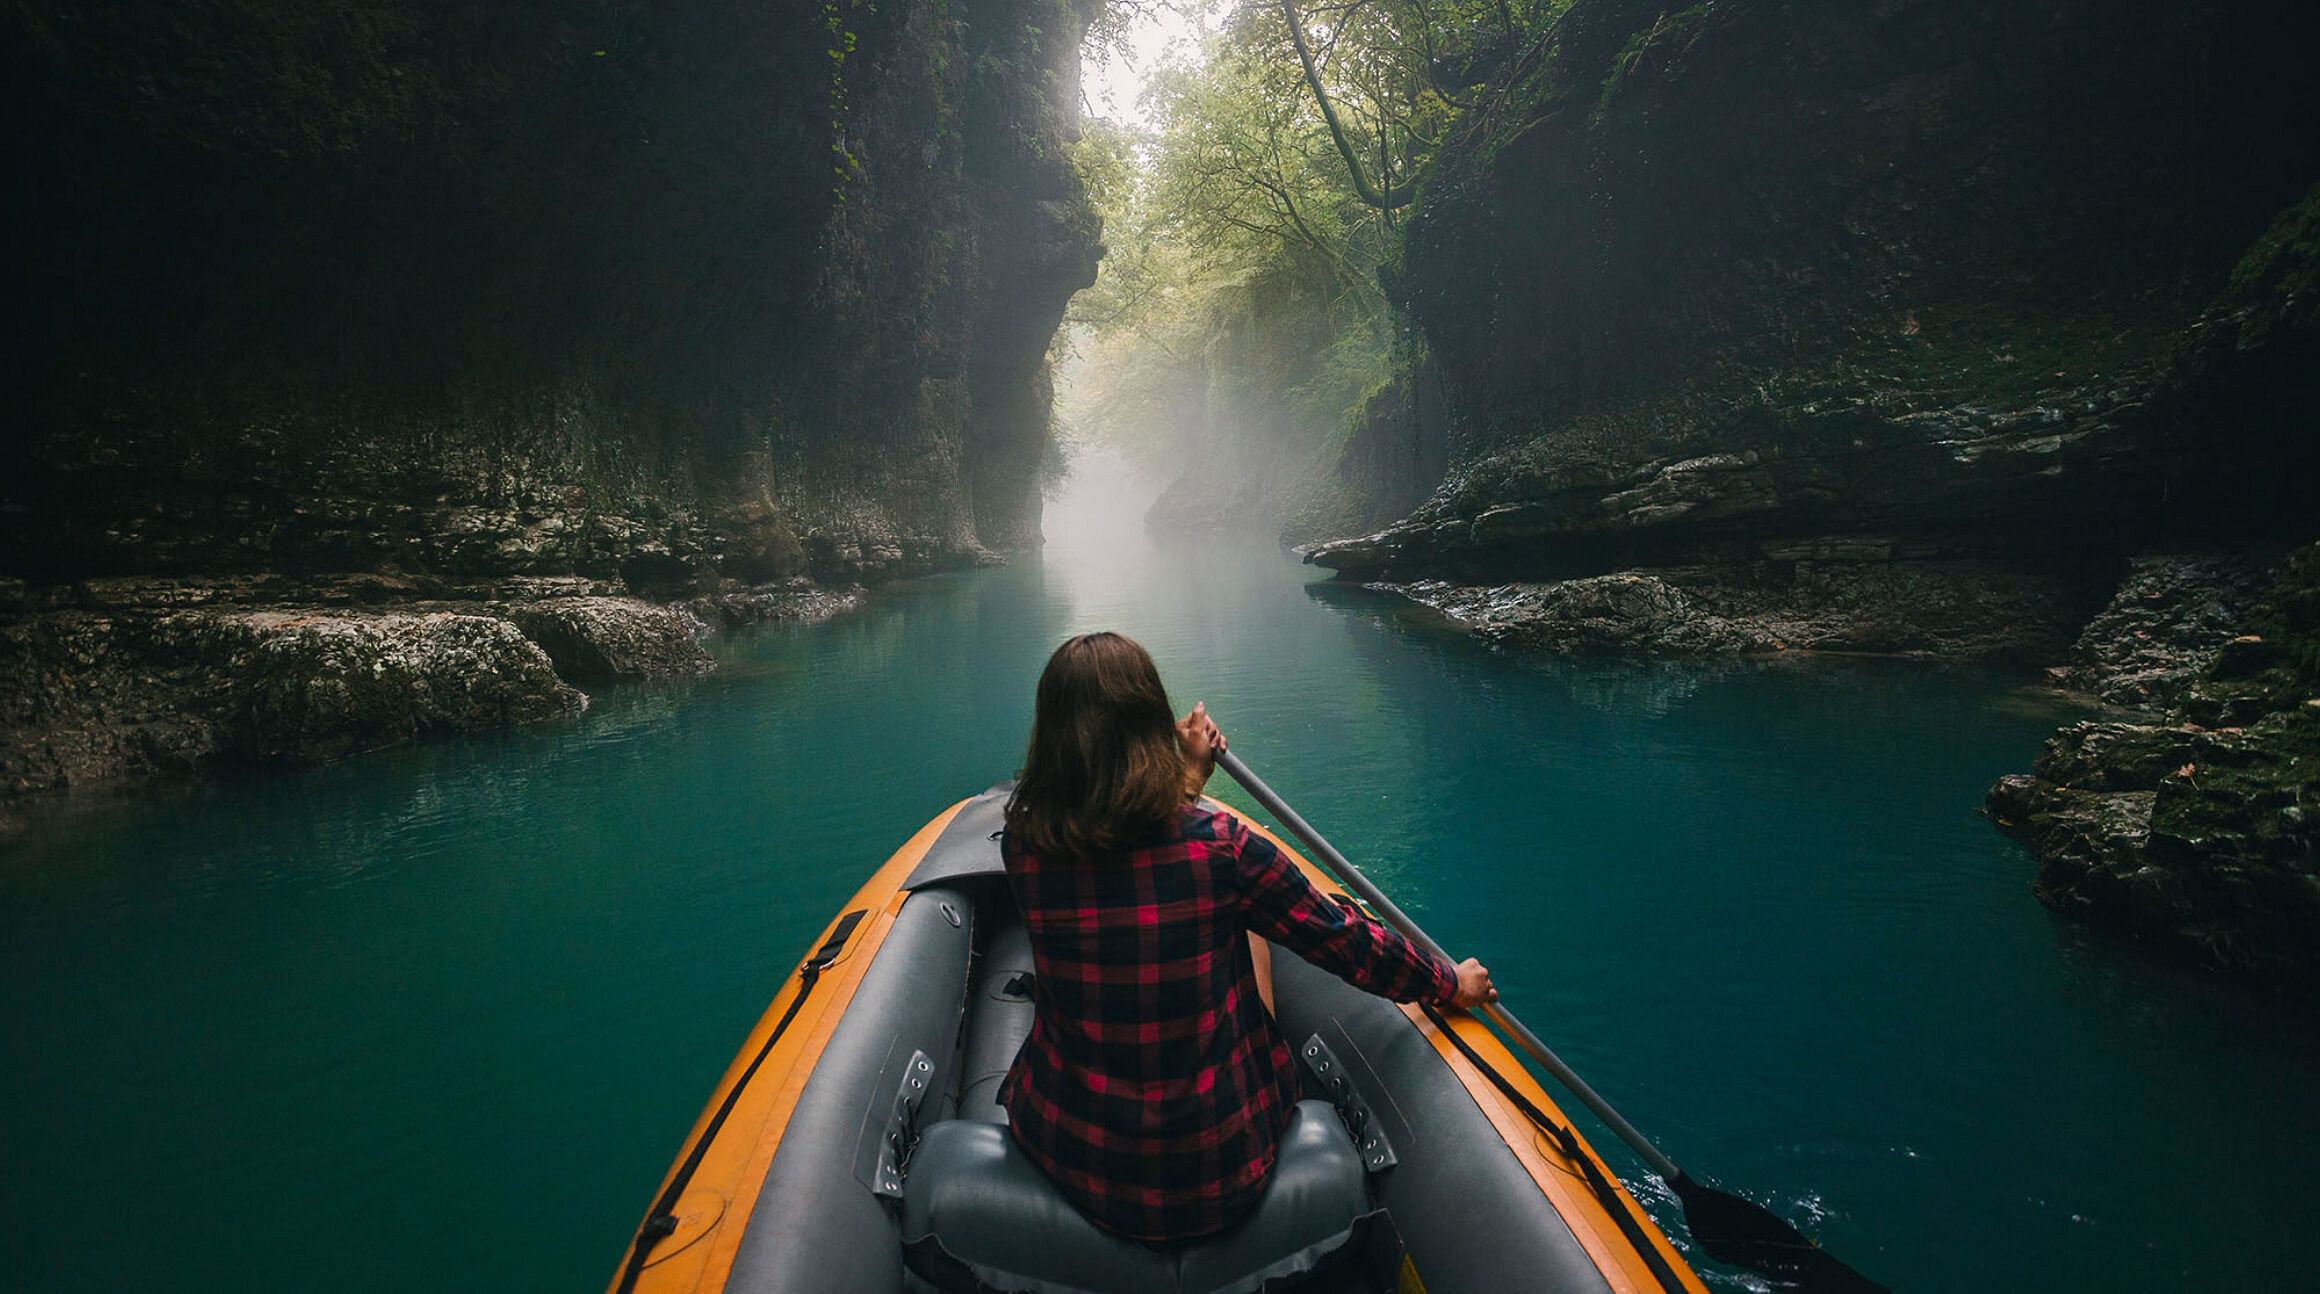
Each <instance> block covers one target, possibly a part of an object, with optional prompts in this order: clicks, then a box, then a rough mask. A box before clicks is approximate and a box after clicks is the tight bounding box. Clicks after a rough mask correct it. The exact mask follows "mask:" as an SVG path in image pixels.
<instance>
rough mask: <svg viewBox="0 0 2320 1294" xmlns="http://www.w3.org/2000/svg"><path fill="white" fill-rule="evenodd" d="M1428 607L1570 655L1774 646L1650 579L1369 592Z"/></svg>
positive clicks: (1434, 585) (1501, 636)
mask: <svg viewBox="0 0 2320 1294" xmlns="http://www.w3.org/2000/svg"><path fill="white" fill-rule="evenodd" d="M1370 587H1372V588H1375V589H1378V590H1380V591H1383V592H1391V593H1398V594H1400V595H1402V596H1403V597H1406V598H1409V599H1410V600H1411V601H1413V602H1418V603H1420V604H1422V605H1425V606H1428V607H1432V608H1433V609H1434V610H1436V611H1438V612H1440V613H1441V614H1442V615H1444V616H1445V617H1447V618H1448V619H1449V620H1450V621H1451V622H1452V623H1454V624H1456V625H1458V626H1460V627H1462V628H1464V629H1466V630H1467V631H1468V632H1471V633H1473V634H1474V635H1476V636H1477V637H1480V638H1483V639H1486V640H1488V641H1490V642H1494V643H1503V644H1507V645H1509V646H1517V647H1526V648H1532V649H1536V650H1541V651H1554V652H1567V653H1571V654H1574V655H1647V656H1711V655H1723V654H1730V653H1734V652H1744V651H1763V650H1770V649H1771V648H1772V647H1773V645H1774V644H1773V643H1772V642H1771V641H1770V640H1768V639H1766V638H1763V637H1761V636H1759V635H1756V634H1752V633H1750V632H1749V631H1748V630H1746V629H1743V628H1741V627H1739V626H1736V625H1734V624H1732V623H1730V622H1728V621H1726V620H1724V619H1723V618H1721V617H1719V616H1716V615H1713V614H1710V613H1707V612H1704V611H1702V610H1701V609H1699V608H1697V607H1695V606H1694V605H1693V604H1692V602H1691V600H1690V599H1689V598H1687V597H1686V596H1685V595H1684V594H1683V592H1682V591H1681V590H1679V589H1677V588H1675V587H1674V586H1672V585H1670V584H1668V583H1667V582H1666V581H1664V580H1660V579H1658V578H1655V577H1653V576H1649V575H1638V574H1632V573H1629V574H1619V575H1601V576H1595V577H1592V578H1588V579H1576V580H1562V581H1557V582H1554V583H1545V584H1501V585H1496V586H1493V587H1490V588H1472V587H1466V586H1460V585H1454V584H1449V583H1446V582H1444V581H1439V580H1425V581H1419V582H1417V583H1413V584H1402V585H1393V584H1378V585H1372V586H1370Z"/></svg>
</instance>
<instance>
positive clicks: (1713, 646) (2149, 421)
mask: <svg viewBox="0 0 2320 1294" xmlns="http://www.w3.org/2000/svg"><path fill="white" fill-rule="evenodd" d="M2283 22H2284V19H2283V16H2282V14H2281V13H2280V12H2279V10H2278V9H2277V7H2276V6H2267V5H2258V4H2252V3H2223V4H2214V5H2180V4H2158V3H2148V2H2145V0H2126V2H2123V3H2121V2H2114V0H2101V2H2093V0H2026V2H2008V3H1998V2H1997V0H1878V2H1877V3H1851V2H1840V0H1786V2H1782V0H1711V2H1710V3H1704V4H1698V5H1693V6H1691V7H1689V8H1683V9H1680V10H1679V9H1674V8H1670V7H1668V6H1665V5H1662V4H1659V3H1640V2H1638V0H1576V2H1575V3H1574V4H1572V5H1571V6H1570V7H1569V9H1568V10H1566V11H1565V12H1564V13H1563V15H1562V16H1561V18H1560V19H1559V20H1557V21H1556V22H1555V23H1554V25H1553V26H1552V27H1551V28H1550V29H1549V30H1548V32H1547V33H1546V34H1545V35H1544V36H1543V37H1541V38H1540V39H1538V40H1537V41H1535V42H1534V43H1532V44H1531V45H1529V46H1528V47H1527V48H1526V49H1524V50H1523V51H1521V52H1520V53H1519V55H1517V56H1515V57H1513V58H1511V59H1510V60H1509V61H1508V62H1507V63H1506V64H1505V65H1504V66H1503V67H1502V68H1501V69H1500V71H1499V72H1498V73H1497V74H1496V76H1495V77H1494V79H1493V81H1492V83H1491V84H1490V85H1489V86H1488V87H1487V89H1486V92H1485V93H1484V95H1483V96H1482V98H1481V100H1480V101H1479V102H1478V104H1477V106H1476V108H1475V110H1474V111H1472V112H1470V113H1468V114H1467V115H1466V116H1465V117H1464V118H1463V119H1462V121H1461V124H1460V126H1459V128H1458V130H1457V132H1456V133H1455V134H1454V136H1453V137H1452V139H1451V140H1450V142H1449V143H1448V144H1447V145H1446V146H1445V148H1444V150H1443V155H1442V160H1441V162H1440V164H1439V165H1438V166H1437V167H1436V168H1435V170H1434V172H1433V174H1431V175H1430V176H1429V177H1428V179H1427V182H1426V185H1425V187H1424V189H1423V191H1422V193H1421V195H1420V198H1419V202H1418V205H1417V207H1416V208H1415V211H1414V213H1413V215H1412V218H1411V220H1410V223H1409V226H1408V236H1407V239H1406V241H1405V246H1404V252H1403V256H1402V259H1401V262H1400V264H1399V266H1398V268H1397V269H1396V270H1395V272H1394V273H1393V274H1392V276H1391V277H1390V281H1389V282H1388V288H1389V290H1390V291H1391V293H1392V294H1393V295H1394V297H1395V299H1396V300H1397V302H1398V303H1399V305H1400V306H1401V308H1402V309H1404V310H1405V311H1406V312H1407V313H1408V314H1409V315H1410V317H1411V318H1412V319H1414V320H1415V321H1416V323H1417V325H1418V327H1419V329H1420V330H1421V331H1422V332H1423V334H1424V336H1425V338H1426V341H1427V343H1428V346H1429V348H1430V351H1431V354H1432V356H1433V358H1434V362H1435V364H1436V366H1437V368H1438V370H1439V372H1440V374H1441V380H1442V383H1443V388H1444V393H1445V403H1446V406H1447V409H1448V414H1449V417H1448V428H1449V452H1448V455H1447V462H1448V466H1447V470H1446V472H1445V473H1444V475H1443V479H1442V481H1441V483H1440V486H1439V488H1438V489H1437V490H1436V491H1435V492H1434V493H1433V495H1432V496H1431V497H1430V498H1429V499H1427V500H1426V501H1425V502H1424V503H1423V504H1421V505H1420V506H1419V507H1417V508H1416V509H1415V510H1414V511H1412V512H1411V513H1410V515H1409V516H1407V517H1406V518H1404V519H1402V520H1400V521H1398V522H1396V523H1394V524H1392V525H1389V526H1386V527H1384V528H1382V529H1379V530H1375V531H1373V532H1371V533H1368V534H1364V535H1360V536H1356V537H1351V538H1344V539H1339V540H1335V541H1331V542H1326V543H1322V544H1319V545H1317V546H1315V547H1313V548H1312V549H1310V550H1309V552H1308V556H1309V559H1310V560H1313V561H1316V562H1319V563H1321V564H1323V565H1326V566H1330V567H1333V568H1335V569H1336V570H1337V571H1338V572H1340V574H1341V576H1343V577H1344V578H1348V579H1353V580H1358V581H1362V582H1366V583H1370V584H1372V585H1374V586H1376V587H1380V588H1386V589H1392V590H1395V591H1398V592H1400V593H1402V594H1404V595H1406V596H1408V597H1411V598H1414V599H1417V600H1419V601H1421V602H1425V603H1428V604H1430V605H1432V606H1434V607H1436V608H1438V609H1439V610H1441V611H1442V612H1443V613H1444V614H1445V615H1447V616H1448V617H1449V618H1450V619H1451V621H1452V622H1453V623H1455V624H1458V625H1460V626H1463V627H1464V628H1466V629H1467V630H1469V631H1471V632H1473V633H1475V634H1478V635H1480V636H1482V637H1484V638H1487V639H1489V640H1492V641H1494V642H1500V643H1506V644H1509V645H1513V646H1520V647H1530V648H1539V649H1546V650H1553V651H1565V652H1595V653H1635V654H1659V655H1701V654H1717V653H1745V652H1776V651H1782V650H1788V649H1796V648H1805V649H1820V650H1849V651H1871V652H1893V653H1908V654H1926V655H1940V656H1950V657H1965V658H1975V659H1985V660H1997V661H2006V662H2013V663H2018V664H2031V665H2047V666H2051V667H2052V670H2051V673H2052V676H2053V678H2054V680H2055V681H2056V682H2058V683H2060V684H2062V685H2064V686H2069V687H2073V688H2077V689H2080V690H2083V691H2086V692H2089V693H2092V694H2094V695H2097V696H2099V697H2100V698H2101V699H2102V700H2103V701H2105V702H2107V703H2108V704H2110V705H2112V706H2114V707H2117V711H2116V712H2115V713H2114V714H2112V715H2110V716H2108V717H2106V718H2104V719H2102V720H2099V721H2093V722H2089V723H2087V724H2081V725H2077V726H2074V727H2072V728H2067V729H2065V730H2063V731H2062V732H2061V733H2059V734H2057V736H2056V738H2055V739H2054V741H2053V742H2052V743H2050V744H2049V746H2048V749H2047V751H2046V752H2045V754H2044V755H2042V756H2041V757H2040V759H2039V761H2038V765H2037V769H2036V771H2035V773H2034V774H2032V775H2027V776H2020V777H2014V778H2008V779H2006V780H2004V781H2002V782H2001V783H2000V784H1999V786H1998V787H1997V788H1995V789H1994V790H1993V792H1992V794H1991V797H1990V802H1989V807H1990V812H1991V814H1992V816H1993V818H1994V819H1996V820H1997V821H1999V822H2000V823H2001V824H2004V825H2007V826H2009V827H2014V828H2018V829H2020V830H2021V831H2022V832H2023V834H2024V835H2025V837H2026V839H2027V840H2028V841H2029V843H2030V845H2031V848H2032V850H2033V852H2034V854H2035V855H2036V856H2037V857H2038V859H2039V873H2038V879H2037V881H2036V884H2035V886H2034V889H2035V892H2036V893H2037V894H2038V896H2039V897H2040V898H2041V899H2042V900H2044V901H2045V902H2047V903H2048V904H2049V905H2050V906H2053V907H2055V908H2056V909H2058V910H2061V911H2065V912H2070V913H2082V914H2086V915H2089V916H2094V917H2097V918H2100V919H2103V920H2105V921H2107V922H2109V923H2111V924H2113V925H2116V926H2117V927H2119V928H2121V929H2124V930H2127V931H2130V932H2133V933H2134V934H2136V935H2138V936H2141V937H2143V938H2144V939H2146V940H2147V941H2149V942H2150V943H2151V944H2152V946H2154V947H2158V948H2163V949H2166V950H2168V951H2170V952H2172V953H2176V954H2180V955H2186V956H2189V957H2192V958H2194V959H2196V960H2198V961H2201V962H2203V963H2205V964H2209V965H2214V966H2220V967H2225V968H2229V969H2234V970H2240V971H2248V972H2253V973H2255V974H2257V975H2259V976H2261V977H2262V978H2263V979H2264V980H2265V981H2266V982H2268V983H2270V984H2273V985H2275V986H2279V987H2283V988H2288V989H2291V990H2295V991H2310V990H2312V989H2314V988H2320V831H2316V827H2315V824H2316V823H2320V764H2316V763H2315V762H2314V761H2315V756H2314V751H2315V749H2316V748H2315V746H2314V744H2313V738H2312V728H2313V724H2314V723H2315V721H2320V653H2316V651H2315V648H2314V641H2315V639H2314V629H2315V625H2316V624H2320V622H2316V621H2315V620H2314V619H2313V611H2312V579H2313V572H2314V571H2315V569H2320V567H2316V566H2315V561H2316V560H2320V549H2315V548H2314V547H2312V546H2311V541H2313V540H2314V539H2315V538H2316V537H2320V491H2316V489H2315V483H2316V482H2320V436H2315V435H2314V434H2313V430H2312V428H2313V418H2314V414H2313V410H2314V409H2315V407H2320V185H2316V184H2315V181H2316V180H2320V131H2315V130H2314V129H2313V123H2314V122H2315V121H2320V83H2316V82H2315V81H2313V79H2312V78H2311V77H2310V76H2309V74H2308V71H2307V69H2306V68H2305V66H2304V64H2305V62H2306V55H2305V52H2304V51H2303V50H2302V49H2301V48H2300V46H2299V44H2298V43H2297V42H2296V41H2294V40H2292V39H2288V38H2287V37H2286V33H2285V31H2284V29H2283ZM1402 438H1403V439H1404V440H1409V441H1412V442H1415V441H1416V439H1417V438H1416V437H1415V436H1414V435H1412V434H1410V433H1406V432H1405V433H1402Z"/></svg>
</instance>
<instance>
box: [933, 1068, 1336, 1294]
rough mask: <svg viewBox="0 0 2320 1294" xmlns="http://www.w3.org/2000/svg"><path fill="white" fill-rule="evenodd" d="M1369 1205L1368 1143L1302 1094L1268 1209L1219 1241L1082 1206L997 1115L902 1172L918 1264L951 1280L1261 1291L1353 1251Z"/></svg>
mask: <svg viewBox="0 0 2320 1294" xmlns="http://www.w3.org/2000/svg"><path fill="white" fill-rule="evenodd" d="M1368 1215H1369V1186H1368V1181H1367V1179H1366V1178H1365V1177H1364V1176H1363V1174H1362V1167H1361V1154H1360V1152H1359V1151H1357V1150H1355V1149H1354V1145H1353V1139H1352V1138H1351V1137H1349V1136H1347V1135H1346V1132H1345V1125H1344V1124H1343V1123H1341V1122H1339V1121H1338V1118H1337V1113H1336V1111H1334V1110H1332V1109H1330V1107H1329V1106H1328V1105H1327V1104H1325V1103H1323V1102H1320V1101H1300V1102H1298V1103H1297V1106H1296V1108H1295V1109H1293V1110H1292V1111H1291V1112H1290V1115H1289V1127H1288V1130H1287V1131H1286V1132H1285V1133H1284V1134H1283V1135H1282V1138H1281V1156H1280V1159H1279V1161H1278V1162H1276V1163H1275V1164H1274V1165H1273V1176H1272V1180H1271V1181H1270V1182H1268V1183H1266V1186H1265V1193H1264V1195H1262V1196H1261V1197H1259V1199H1258V1201H1257V1207H1256V1209H1255V1210H1254V1211H1253V1212H1252V1213H1251V1214H1250V1215H1249V1217H1248V1219H1247V1220H1246V1221H1244V1222H1242V1223H1240V1224H1239V1225H1238V1226H1235V1227H1234V1228H1233V1229H1232V1230H1230V1231H1227V1232H1225V1233H1224V1234H1222V1235H1220V1236H1216V1237H1213V1238H1211V1239H1207V1240H1201V1241H1196V1242H1190V1243H1186V1244H1176V1245H1147V1244H1141V1243H1139V1242H1137V1241H1134V1240H1129V1239H1127V1238H1125V1237H1122V1236H1116V1235H1113V1234H1112V1233H1110V1232H1108V1231H1105V1230H1102V1229H1101V1228H1099V1227H1097V1226H1096V1225H1095V1224H1094V1223H1092V1222H1090V1221H1088V1220H1087V1218H1086V1217H1085V1216H1083V1215H1082V1214H1081V1213H1080V1212H1079V1210H1078V1209H1076V1208H1074V1207H1072V1204H1071V1202H1070V1201H1069V1200H1066V1199H1065V1198H1064V1197H1063V1196H1062V1194H1061V1193H1059V1192H1058V1191H1057V1190H1056V1189H1055V1187H1054V1185H1053V1184H1052V1183H1050V1182H1049V1181H1048V1180H1047V1175H1046V1174H1045V1173H1042V1172H1041V1171H1039V1168H1038V1166H1037V1165H1035V1164H1033V1163H1032V1162H1031V1161H1030V1160H1029V1159H1027V1158H1025V1157H1024V1155H1023V1153H1022V1152H1021V1151H1020V1150H1018V1149H1016V1147H1015V1141H1014V1139H1013V1138H1012V1137H1010V1136H1009V1135H1008V1133H1007V1129H1006V1128H1005V1127H1004V1126H1003V1125H1000V1124H996V1123H981V1122H972V1121H959V1120H953V1121H950V1122H946V1123H938V1124H936V1125H934V1126H933V1127H931V1128H929V1129H927V1131H926V1134H925V1135H924V1136H923V1137H922V1138H920V1140H919V1143H918V1148H917V1150H916V1151H914V1152H913V1153H912V1155H911V1158H910V1174H909V1177H908V1179H907V1180H906V1181H905V1182H904V1184H903V1198H902V1240H903V1245H904V1253H905V1256H906V1257H907V1259H908V1261H909V1263H910V1267H911V1269H912V1270H913V1271H915V1272H917V1273H918V1274H919V1275H920V1276H922V1277H924V1278H926V1279H927V1280H929V1281H932V1282H933V1283H934V1284H935V1285H937V1286H939V1287H940V1288H943V1289H946V1290H997V1291H1004V1292H1005V1294H1098V1292H1101V1294H1255V1292H1256V1291H1259V1290H1268V1289H1280V1288H1284V1287H1286V1286H1287V1285H1289V1284H1290V1283H1292V1282H1294V1281H1295V1280H1296V1279H1297V1278H1298V1277H1300V1276H1302V1275H1304V1274H1305V1273H1307V1272H1309V1271H1312V1270H1313V1269H1314V1268H1315V1267H1317V1266H1319V1265H1320V1264H1321V1263H1322V1261H1323V1260H1324V1259H1327V1258H1329V1257H1330V1256H1331V1255H1333V1254H1335V1253H1337V1252H1338V1251H1339V1250H1342V1249H1346V1248H1347V1247H1348V1246H1349V1245H1351V1244H1352V1242H1353V1241H1354V1239H1355V1238H1356V1236H1357V1234H1358V1233H1359V1232H1360V1231H1361V1230H1362V1226H1361V1224H1362V1223H1363V1222H1365V1221H1366V1220H1367V1218H1368Z"/></svg>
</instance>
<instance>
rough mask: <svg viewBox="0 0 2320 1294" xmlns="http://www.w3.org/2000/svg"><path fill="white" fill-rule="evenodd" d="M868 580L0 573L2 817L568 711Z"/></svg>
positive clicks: (793, 619)
mask: <svg viewBox="0 0 2320 1294" xmlns="http://www.w3.org/2000/svg"><path fill="white" fill-rule="evenodd" d="M865 596H866V594H865V591H864V590H863V589H862V588H861V587H859V586H854V587H849V588H843V589H829V588H825V587H822V586H821V585H818V584H815V583H814V582H812V581H811V580H807V579H803V578H799V579H796V580H793V581H790V582H788V583H783V584H772V585H758V586H753V587H734V588H729V589H726V590H724V591H722V592H719V593H716V594H710V595H703V596H700V597H696V598H693V599H691V600H688V601H686V602H684V603H679V604H669V603H658V602H651V601H647V600H645V599H641V598H636V597H633V596H627V595H626V593H625V590H624V589H623V588H622V586H621V585H620V584H619V583H618V582H617V581H615V582H612V583H605V582H601V581H592V580H588V579H584V578H578V577H557V576H514V577H508V578H503V579H497V580H482V581H465V582H440V581H414V580H410V579H402V578H388V577H378V576H334V577H323V578H292V577H286V576H282V575H278V574H273V575H265V576H247V577H224V578H219V579H214V580H198V579H188V578H176V579H172V578H163V577H121V578H114V579H102V580H91V581H87V582H84V583H82V584H80V585H77V586H73V587H71V588H69V589H58V588H55V587H38V588H35V587H31V586H26V585H23V584H20V583H16V584H0V607H4V608H5V611H4V612H0V828H4V827H5V826H6V825H7V823H8V821H9V819H10V813H11V807H12V806H14V805H18V804H21V803H22V802H23V801H25V800H26V799H28V798H29V797H33V796H38V795H43V794H49V793H55V792H61V791H70V790H73V789H76V788H81V787H87V786H92V785H95V784H98V783H102V782H105V781H109V780H113V779H117V778H123V777H135V776H141V775H152V774H158V773H186V772H192V771H198V770H200V769H203V768H208V767H213V766H217V765H221V764H265V763H312V762H316V761H320V760H328V759H335V758H338V757H340V756H344V755H349V754H354V753H357V752H360V751H364V750H371V749H376V748H379V747H383V746H391V745H395V744H399V743H401V742H406V741H414V740H424V739H426V738H429V737H435V736H446V735H454V734H461V733H476V732H485V731H490V730H493V729H497V728H505V727H511V726H515V725H519V724H526V723H535V722H540V721H543V720H549V719H560V718H568V717H570V716H573V715H577V714H579V713H580V712H581V711H582V710H583V709H584V708H585V706H586V704H587V697H586V696H585V695H584V694H583V693H582V692H581V691H580V690H579V689H580V688H581V687H587V688H595V687H598V686H600V685H604V684H611V683H618V682H625V681H631V680H637V679H652V678H679V679H681V678H689V677H693V676H697V675H699V674H702V673H705V672H707V671H708V670H710V669H712V668H714V666H715V662H714V660H713V658H712V657H711V656H710V655H709V653H708V651H707V650H706V649H705V648H704V647H703V645H702V638H703V637H704V636H705V635H708V634H711V633H714V632H716V631H719V630H723V629H739V628H743V627H746V626H751V625H759V624H768V623H786V624H810V623H816V622H819V621H822V620H827V619H829V618H830V617H831V616H834V615H839V614H842V613H844V612H847V611H851V610H855V609H857V608H859V607H860V606H861V605H862V604H863V601H864V599H865Z"/></svg>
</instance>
